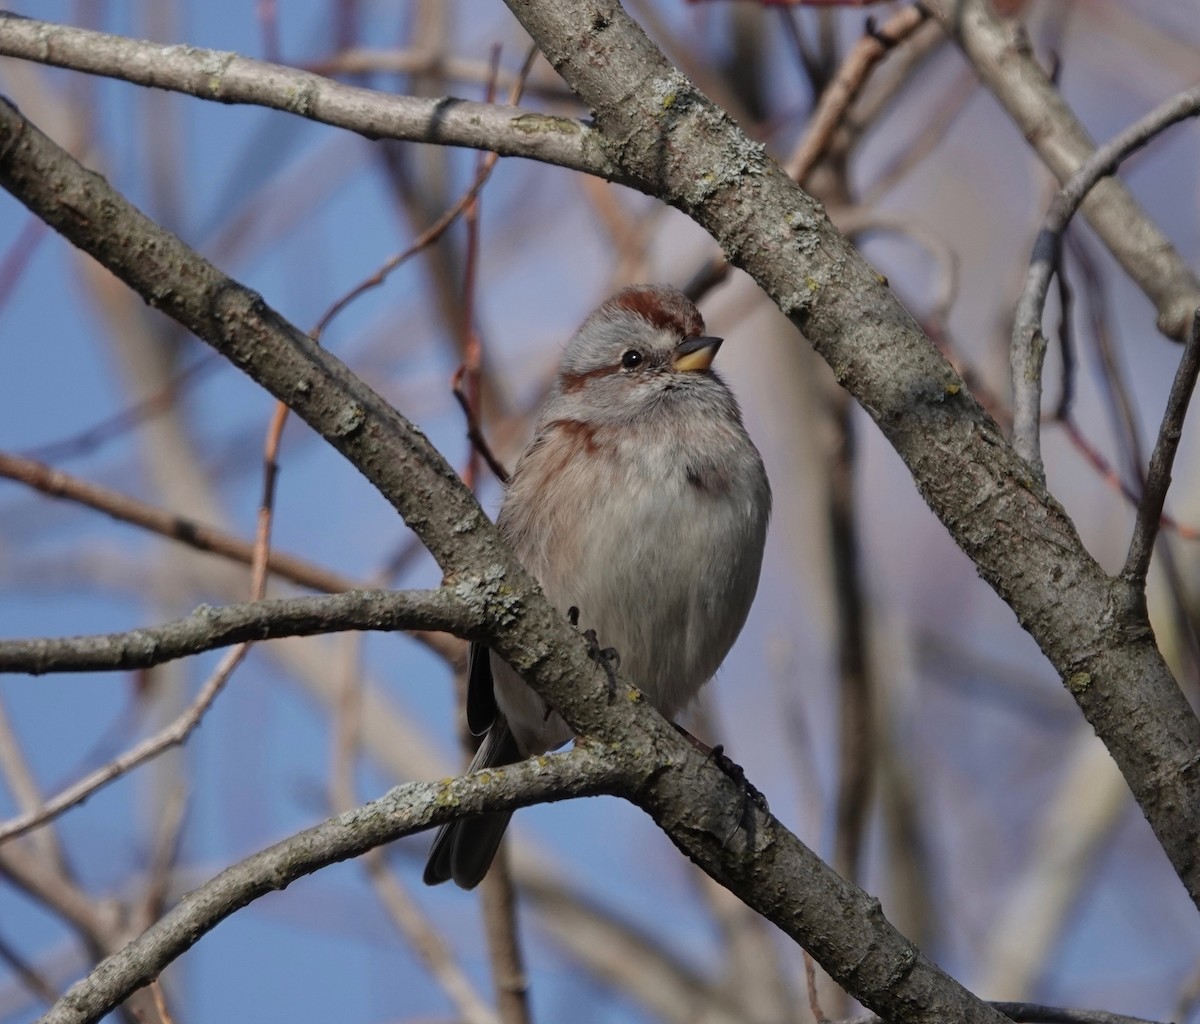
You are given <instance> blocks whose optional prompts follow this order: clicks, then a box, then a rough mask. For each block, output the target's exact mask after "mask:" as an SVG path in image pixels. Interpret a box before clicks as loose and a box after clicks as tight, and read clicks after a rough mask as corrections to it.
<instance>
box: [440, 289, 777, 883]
mask: <svg viewBox="0 0 1200 1024" xmlns="http://www.w3.org/2000/svg"><path fill="white" fill-rule="evenodd" d="M720 345H721V339H720V338H710V337H707V336H705V333H704V321H703V319H701V317H700V312H699V310H697V309H696V307H695V305H693V304H692V302H691V301H689V300H688V298H687V297H686V296H685V295H683V293H682V292H679V291H676V290H675V289H674V288H667V287H662V286H657V285H637V286H634V287H631V288H626V289H625V290H624V291H621V292H619V293H617V294H616V295H615V296H613V298H611V299H609V300H608V301H607V302H605V303H604V305H602V306H601V307H600V308H599V309H597V310H596V311H595V312H594V313H592V315H591V316H589V317H588V318H587V320H585V321H584V323H583V326H582V327H580V328H579V330H578V331H577V332H576V333H575V336H574V337H573V338H572V339H571V340H570V341H569V342H568V343H567V346H566V349H565V351H564V352H563V358H562V365H561V367H560V369H559V374H558V378H557V379H556V380H555V382H554V385H553V387H552V388H551V391H550V395H549V397H548V398H547V400H546V403H545V405H544V406H543V407H542V409H541V411H540V413H539V414H538V418H537V422H536V425H535V428H534V435H533V440H532V441H530V443H529V446H528V447H527V448H526V449H525V452H524V454H523V455H522V456H521V458H520V460H519V461H518V462H517V466H516V469H515V470H514V472H513V476H512V480H511V481H510V483H509V487H508V491H507V494H506V495H505V498H504V504H503V507H502V508H501V510H500V518H499V521H498V524H499V527H500V530H501V532H502V533H503V534H504V535H505V537H506V538H507V539H508V541H509V543H510V544H512V546H513V548H514V550H515V551H516V553H517V555H518V556H519V557H520V559H521V561H522V562H523V563H524V565H525V566H526V568H528V569H529V571H530V572H531V573H532V574H533V575H534V576H536V577H537V579H538V581H539V582H540V583H541V585H542V587H543V589H544V590H545V592H546V596H547V597H548V598H549V599H550V601H551V602H553V603H554V604H555V605H556V606H557V607H559V608H561V609H562V610H563V611H564V612H566V611H567V610H568V609H578V623H579V625H580V626H582V627H586V628H590V629H592V630H595V633H596V636H597V637H598V639H599V641H600V642H601V643H603V644H604V645H606V646H611V647H612V648H614V649H615V650H616V652H617V653H618V654H619V656H620V666H621V669H622V671H623V673H624V674H625V675H626V677H627V678H628V679H629V680H630V681H632V682H634V683H636V684H637V686H638V687H639V688H640V689H641V690H642V691H643V692H644V693H645V694H646V696H647V697H648V698H649V699H650V700H651V701H653V703H654V705H655V706H656V707H657V708H658V709H659V711H661V712H662V713H663V714H664V715H666V716H667V717H671V716H673V715H674V714H675V713H676V712H677V711H679V710H680V709H681V708H682V707H683V706H684V705H686V704H687V703H688V701H690V700H691V699H692V698H693V697H694V696H695V695H696V693H697V692H698V691H699V690H700V687H701V686H703V685H704V683H705V682H706V681H707V680H708V679H710V678H711V677H712V675H713V673H714V672H716V670H717V667H718V666H719V665H720V664H721V662H722V660H723V659H724V658H725V655H726V654H727V653H728V652H729V648H730V647H731V646H732V645H733V642H734V640H735V639H736V638H737V635H738V633H739V632H741V629H742V625H743V624H744V623H745V621H746V615H747V613H748V612H749V610H750V603H751V601H752V600H753V599H754V592H755V590H756V589H757V587H758V575H759V569H760V567H761V565H762V556H763V544H764V542H765V539H766V533H767V519H768V517H769V516H770V512H771V488H770V485H769V484H768V483H767V476H766V472H765V471H764V469H763V464H762V459H761V458H760V456H759V454H758V450H757V449H756V448H755V447H754V444H753V442H752V441H751V440H750V438H749V437H748V436H747V434H746V429H745V427H744V426H743V425H742V417H741V413H740V412H739V410H738V405H737V401H736V400H735V399H734V397H733V393H732V392H731V391H730V390H729V388H728V387H727V386H726V385H725V382H724V381H722V380H721V378H720V377H719V376H717V374H716V373H715V372H714V371H713V370H712V369H711V364H712V361H713V357H714V356H715V355H716V354H717V349H718V348H720ZM467 723H468V725H469V726H470V728H471V731H472V732H473V733H475V734H476V735H480V734H484V733H486V735H484V738H483V742H482V744H481V745H480V747H479V752H478V753H477V754H476V755H475V758H474V760H473V761H472V762H471V770H472V771H474V770H476V769H480V768H487V767H493V766H496V765H503V764H511V763H513V762H515V761H519V760H521V759H522V758H525V757H529V756H530V755H533V754H540V753H543V752H545V751H547V750H551V749H553V748H555V747H558V746H561V745H562V744H563V743H565V742H566V741H567V740H568V739H570V738H571V730H570V728H569V727H568V726H567V724H566V722H564V721H563V719H562V718H561V717H559V715H558V713H557V712H555V711H551V710H549V709H548V708H547V707H546V705H545V703H543V701H542V699H541V698H540V697H539V696H538V695H537V694H536V693H534V692H533V690H531V689H530V688H529V687H528V686H527V685H526V684H525V683H524V682H522V680H521V678H520V677H519V676H518V675H517V674H516V673H515V672H514V671H513V670H512V669H511V668H509V666H508V665H507V664H505V662H503V661H502V660H501V659H500V658H499V657H497V656H496V655H495V654H491V653H490V652H489V651H487V649H486V648H484V647H482V646H481V645H478V644H476V645H473V646H472V649H471V660H470V669H469V678H468V691H467ZM510 817H511V812H504V813H494V814H486V815H480V816H476V817H470V818H463V819H461V820H459V821H454V822H451V823H450V824H447V825H445V826H443V827H442V829H441V830H440V831H439V832H438V835H437V838H436V839H435V840H434V843H433V848H432V850H431V852H430V854H429V861H428V863H427V864H426V867H425V881H426V883H428V884H430V885H436V884H437V883H439V882H444V881H446V880H447V879H451V878H452V879H454V881H455V882H456V883H457V884H458V885H460V886H461V887H462V888H464V889H470V888H472V887H474V886H475V885H477V884H478V883H479V882H480V881H481V880H482V879H483V876H484V875H485V874H486V873H487V870H488V867H489V865H490V864H491V863H492V858H493V857H494V856H495V854H496V850H497V848H498V846H499V844H500V838H501V836H502V835H503V834H504V829H505V826H506V825H507V824H508V820H509V818H510Z"/></svg>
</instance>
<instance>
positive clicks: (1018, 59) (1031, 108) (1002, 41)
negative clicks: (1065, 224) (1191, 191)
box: [926, 0, 1200, 340]
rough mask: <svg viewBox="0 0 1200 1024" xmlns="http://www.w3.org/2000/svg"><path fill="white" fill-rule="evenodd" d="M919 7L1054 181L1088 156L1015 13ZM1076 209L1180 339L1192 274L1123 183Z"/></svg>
mask: <svg viewBox="0 0 1200 1024" xmlns="http://www.w3.org/2000/svg"><path fill="white" fill-rule="evenodd" d="M926 6H927V7H928V8H929V11H930V13H931V14H933V16H934V17H935V18H937V19H938V21H939V22H941V24H942V26H943V27H944V28H945V29H946V31H947V32H948V33H949V34H950V35H951V37H952V38H953V39H954V41H955V42H956V43H958V45H959V46H960V47H961V48H962V51H963V54H964V55H965V56H966V58H967V60H969V61H970V62H971V64H972V65H973V66H974V68H975V72H976V74H978V75H979V78H980V80H981V81H982V82H983V83H984V85H986V86H987V88H988V89H989V90H990V91H991V92H992V93H993V95H995V97H996V99H998V100H999V101H1000V103H1001V104H1002V105H1003V107H1004V108H1005V110H1007V111H1008V114H1009V116H1010V117H1011V118H1012V119H1013V121H1014V122H1015V124H1016V126H1017V127H1018V129H1020V131H1021V134H1022V135H1023V136H1024V137H1025V138H1026V139H1027V140H1028V141H1029V144H1030V145H1031V146H1032V147H1033V148H1034V150H1035V151H1036V152H1037V154H1038V156H1039V157H1041V159H1042V161H1043V163H1045V165H1046V166H1047V167H1048V168H1049V169H1050V170H1051V172H1052V173H1053V174H1054V176H1055V177H1056V178H1058V180H1059V181H1062V182H1066V181H1067V180H1068V179H1069V178H1071V177H1072V175H1074V174H1075V173H1076V172H1077V171H1078V170H1079V169H1080V168H1081V167H1082V166H1083V164H1084V162H1085V161H1087V159H1088V158H1089V157H1090V156H1091V155H1092V153H1093V151H1094V150H1095V148H1096V147H1095V143H1094V142H1093V141H1092V139H1091V137H1090V136H1089V135H1088V133H1087V131H1086V130H1085V129H1084V127H1083V125H1082V124H1080V122H1079V119H1078V118H1077V117H1076V116H1075V114H1074V113H1073V112H1072V111H1071V109H1070V108H1069V107H1068V106H1067V105H1066V103H1065V102H1064V101H1063V98H1062V96H1061V95H1060V94H1059V92H1058V89H1057V88H1056V87H1055V85H1054V83H1053V82H1052V81H1051V80H1050V78H1049V76H1048V75H1047V74H1046V73H1045V71H1043V70H1042V67H1041V65H1039V64H1038V62H1037V60H1036V59H1035V57H1034V55H1033V52H1032V50H1031V48H1030V45H1029V40H1028V39H1027V38H1026V36H1025V31H1024V29H1023V28H1022V26H1021V24H1020V22H1019V21H1017V20H1016V19H1009V20H1005V19H1003V18H1001V17H999V16H998V15H997V14H996V13H995V11H994V10H992V7H991V3H990V0H928V2H927V3H926ZM1083 215H1084V216H1085V217H1086V218H1087V220H1088V223H1089V224H1091V226H1092V227H1093V228H1095V230H1096V233H1097V234H1098V235H1099V236H1100V237H1101V238H1102V239H1103V240H1104V244H1105V245H1106V246H1107V247H1108V249H1109V251H1110V252H1111V253H1112V254H1113V256H1115V257H1116V259H1117V262H1119V263H1120V264H1121V266H1122V267H1123V268H1124V269H1125V272H1126V273H1127V274H1128V275H1129V276H1130V278H1131V279H1132V280H1133V281H1135V282H1136V283H1137V285H1138V287H1139V288H1141V289H1142V291H1143V292H1145V293H1146V295H1147V296H1148V297H1149V299H1150V301H1151V302H1153V303H1154V305H1155V308H1156V309H1157V310H1158V326H1159V329H1160V330H1161V331H1162V332H1163V333H1164V334H1166V335H1168V336H1169V337H1172V338H1178V339H1180V340H1183V339H1185V338H1186V337H1187V334H1188V330H1189V329H1190V326H1191V316H1192V312H1193V311H1194V310H1195V309H1196V307H1197V306H1200V280H1198V279H1197V277H1196V275H1195V274H1194V273H1193V272H1192V270H1191V268H1190V267H1189V266H1188V264H1187V263H1186V261H1184V260H1183V259H1182V258H1181V257H1180V255H1179V253H1178V252H1177V251H1176V249H1175V247H1174V246H1172V245H1171V243H1170V241H1169V240H1168V239H1167V237H1166V236H1165V235H1164V234H1163V233H1162V231H1161V230H1159V228H1158V226H1157V225H1156V224H1155V223H1154V222H1153V221H1152V220H1151V219H1150V217H1149V216H1148V215H1147V214H1146V212H1145V211H1144V210H1143V209H1142V208H1141V206H1140V205H1139V204H1138V202H1137V201H1136V200H1135V199H1134V198H1133V196H1132V195H1131V194H1130V192H1129V190H1128V189H1126V188H1125V186H1124V185H1123V184H1122V183H1121V182H1119V181H1116V180H1113V179H1110V180H1107V181H1103V182H1101V183H1100V184H1099V185H1098V186H1097V187H1096V189H1095V190H1094V192H1093V193H1092V194H1091V195H1090V196H1089V197H1088V199H1087V200H1086V201H1085V202H1084V204H1083Z"/></svg>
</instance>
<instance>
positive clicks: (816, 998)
mask: <svg viewBox="0 0 1200 1024" xmlns="http://www.w3.org/2000/svg"><path fill="white" fill-rule="evenodd" d="M802 952H803V953H804V986H805V988H807V989H808V1009H809V1012H811V1013H812V1015H813V1020H815V1021H816V1022H817V1024H826V1022H827V1021H828V1020H829V1018H828V1017H826V1016H825V1011H824V1010H822V1009H821V996H820V993H819V992H817V964H816V961H815V960H813V958H812V957H811V956H810V955H809V954H808V951H807V950H803V951H802Z"/></svg>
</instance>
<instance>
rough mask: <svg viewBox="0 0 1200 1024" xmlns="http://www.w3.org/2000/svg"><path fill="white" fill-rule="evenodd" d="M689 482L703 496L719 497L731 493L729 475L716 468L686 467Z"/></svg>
mask: <svg viewBox="0 0 1200 1024" xmlns="http://www.w3.org/2000/svg"><path fill="white" fill-rule="evenodd" d="M684 472H685V473H686V474H687V482H688V483H689V484H691V485H692V486H693V487H694V488H696V490H697V491H699V492H700V493H701V494H708V495H711V496H713V497H717V496H719V495H722V494H728V493H729V491H730V480H729V474H728V473H726V472H724V471H722V470H720V469H718V468H717V467H716V466H692V465H689V466H686V467H685V468H684Z"/></svg>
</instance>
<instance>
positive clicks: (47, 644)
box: [0, 587, 483, 675]
mask: <svg viewBox="0 0 1200 1024" xmlns="http://www.w3.org/2000/svg"><path fill="white" fill-rule="evenodd" d="M482 621H483V620H482V618H481V615H480V610H479V609H478V608H475V609H472V607H471V603H470V599H469V588H464V587H457V588H449V587H443V588H442V589H440V590H401V591H391V590H350V591H347V592H345V593H342V594H335V595H332V596H330V597H292V598H276V599H273V600H264V601H249V602H247V603H245V604H232V605H226V606H224V607H222V608H210V607H208V606H207V605H202V606H201V607H199V608H197V609H196V611H195V612H193V613H192V614H191V615H189V616H188V617H187V618H185V619H177V620H176V621H175V622H168V623H164V624H163V625H161V626H152V627H147V628H145V629H133V630H130V631H128V632H125V633H100V634H96V635H93V636H74V637H61V638H59V637H39V638H37V639H33V640H27V639H20V640H3V641H0V672H25V673H28V674H29V675H44V674H45V673H47V672H114V671H125V670H129V669H138V668H149V667H150V666H152V665H161V664H163V663H164V662H167V661H174V660H175V659H177V658H186V657H188V656H189V655H193V654H199V653H201V652H202V651H212V650H216V649H217V648H220V647H228V646H230V645H231V644H236V643H242V642H244V641H247V640H275V639H278V638H279V637H285V636H317V635H320V634H323V633H339V632H343V631H345V630H371V631H379V632H392V631H395V630H399V629H436V630H442V631H444V632H449V633H454V634H455V635H458V636H463V637H467V636H473V635H475V634H477V633H479V632H480V631H481V625H482Z"/></svg>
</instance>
